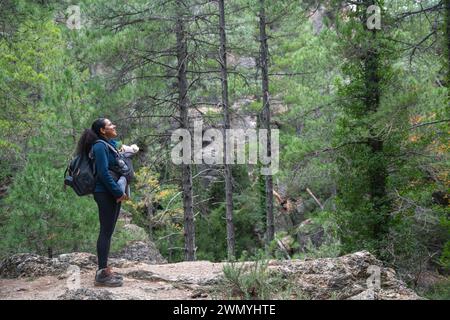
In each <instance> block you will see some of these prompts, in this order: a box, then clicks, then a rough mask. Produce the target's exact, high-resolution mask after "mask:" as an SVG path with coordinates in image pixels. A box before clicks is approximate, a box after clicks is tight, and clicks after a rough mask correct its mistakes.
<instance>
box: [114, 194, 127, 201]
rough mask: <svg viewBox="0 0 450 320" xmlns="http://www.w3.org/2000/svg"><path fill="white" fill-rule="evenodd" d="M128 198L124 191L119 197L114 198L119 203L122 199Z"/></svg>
mask: <svg viewBox="0 0 450 320" xmlns="http://www.w3.org/2000/svg"><path fill="white" fill-rule="evenodd" d="M129 199H130V198H128V196H127V195H126V194H125V193H124V194H123V195H122V196H121V197H120V198H117V199H116V202H117V203H119V202H122V201H125V200H129Z"/></svg>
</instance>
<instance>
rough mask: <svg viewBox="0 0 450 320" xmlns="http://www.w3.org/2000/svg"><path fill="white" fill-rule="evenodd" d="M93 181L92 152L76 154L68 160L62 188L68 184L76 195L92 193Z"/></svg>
mask: <svg viewBox="0 0 450 320" xmlns="http://www.w3.org/2000/svg"><path fill="white" fill-rule="evenodd" d="M67 174H68V175H67ZM95 182H96V177H95V165H94V158H93V157H92V153H89V155H77V156H76V157H75V158H73V159H72V160H71V161H70V163H69V165H68V166H67V168H66V171H64V190H66V187H67V186H69V187H71V188H72V189H73V190H74V191H75V193H76V194H77V195H78V196H85V195H88V194H92V193H93V192H94V189H95Z"/></svg>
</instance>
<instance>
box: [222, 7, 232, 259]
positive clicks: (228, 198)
mask: <svg viewBox="0 0 450 320" xmlns="http://www.w3.org/2000/svg"><path fill="white" fill-rule="evenodd" d="M224 2H225V1H224V0H219V30H220V70H221V82H222V106H223V117H224V133H226V130H227V129H230V114H229V101H228V73H227V39H226V32H225V4H224ZM223 145H224V153H223V158H224V160H225V161H224V169H225V202H226V205H225V208H226V221H227V248H228V259H229V260H233V259H234V257H235V236H234V223H233V180H232V178H233V177H232V172H231V165H230V164H228V163H227V162H226V155H227V151H228V144H227V139H226V135H225V134H224V139H223Z"/></svg>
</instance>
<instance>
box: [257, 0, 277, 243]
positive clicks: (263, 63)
mask: <svg viewBox="0 0 450 320" xmlns="http://www.w3.org/2000/svg"><path fill="white" fill-rule="evenodd" d="M259 4H260V8H259V41H260V67H261V77H262V95H263V110H262V123H261V124H262V128H264V129H267V131H268V132H267V135H268V136H267V156H268V157H271V135H270V104H269V70H268V58H269V48H268V46H267V33H266V26H267V23H266V11H265V1H264V0H260V1H259ZM266 224H267V239H266V240H267V243H269V242H270V241H272V240H273V239H274V235H275V226H274V216H273V180H272V176H271V175H267V176H266Z"/></svg>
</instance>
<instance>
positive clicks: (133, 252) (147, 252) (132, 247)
mask: <svg viewBox="0 0 450 320" xmlns="http://www.w3.org/2000/svg"><path fill="white" fill-rule="evenodd" d="M111 257H112V258H120V259H125V260H129V261H138V262H145V263H149V264H163V263H167V260H166V259H164V257H163V256H161V254H160V253H159V251H158V249H157V248H156V246H155V245H154V244H153V243H152V242H150V241H134V242H131V243H130V244H128V245H127V246H126V247H125V248H123V249H122V250H121V251H120V252H119V253H117V254H113V255H111Z"/></svg>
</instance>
